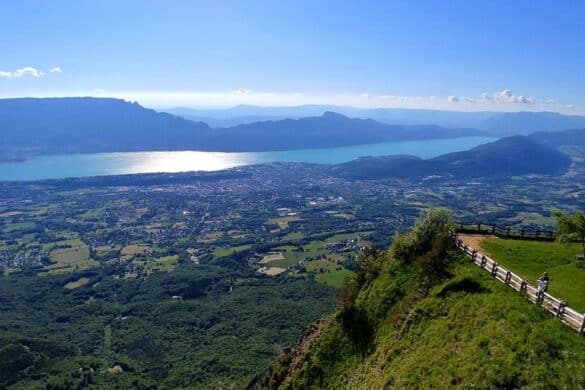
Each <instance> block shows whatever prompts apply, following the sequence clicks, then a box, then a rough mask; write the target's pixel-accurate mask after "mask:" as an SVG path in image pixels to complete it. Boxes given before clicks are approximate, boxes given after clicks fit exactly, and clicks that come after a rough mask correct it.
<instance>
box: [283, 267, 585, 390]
mask: <svg viewBox="0 0 585 390" xmlns="http://www.w3.org/2000/svg"><path fill="white" fill-rule="evenodd" d="M400 280H405V281H407V280H408V276H407V275H406V274H405V272H404V271H403V270H401V269H400V267H399V264H398V266H396V267H393V266H389V267H388V268H387V269H386V271H385V272H384V273H383V274H382V275H381V276H379V277H378V278H377V279H375V280H374V281H373V282H372V284H371V285H369V286H368V287H367V288H365V289H363V290H362V291H361V292H360V295H359V297H358V300H357V301H356V308H357V309H356V311H355V312H354V314H353V315H354V316H358V315H359V317H358V318H361V320H360V321H359V322H356V320H348V323H350V324H352V325H344V322H343V320H342V317H340V316H337V317H332V318H331V321H330V322H328V323H326V325H324V327H323V328H321V329H320V330H319V336H318V339H317V340H318V341H317V342H315V343H313V344H306V345H307V347H306V349H305V350H304V352H303V355H302V358H301V359H302V360H301V361H300V362H298V364H297V365H296V367H298V368H296V369H295V371H293V375H292V376H291V377H290V378H289V380H290V383H289V385H291V386H290V387H291V388H332V389H333V388H349V389H382V388H384V389H409V388H434V389H446V388H462V389H487V388H493V389H496V388H536V389H549V388H583V387H584V386H585V369H584V368H585V338H584V337H582V336H581V335H579V334H578V333H577V332H576V331H574V330H572V329H570V328H569V327H567V326H566V325H564V324H562V323H561V322H560V321H559V320H558V319H557V318H555V317H554V316H552V315H550V314H548V313H547V312H545V311H544V310H543V309H542V308H539V307H537V306H535V305H532V304H530V303H529V302H528V301H527V300H526V299H525V298H524V297H522V296H521V295H520V294H518V293H517V292H515V291H513V290H512V289H510V288H508V287H506V286H505V285H503V284H502V283H499V282H497V281H495V280H494V279H493V278H492V277H490V275H489V274H488V273H486V272H485V271H482V270H481V269H479V268H478V267H477V266H475V265H472V264H470V263H469V262H468V261H460V262H458V263H457V265H456V267H455V269H454V272H453V276H452V277H451V278H449V279H448V280H445V281H444V282H443V283H441V284H439V285H437V286H436V287H434V288H433V289H432V290H431V292H430V294H429V295H428V296H427V297H425V298H423V299H422V300H418V301H417V300H413V301H408V303H407V304H406V306H404V305H405V301H403V300H402V298H401V296H402V295H401V294H402V293H403V292H404V291H405V290H404V289H405V288H406V289H408V286H410V285H411V284H410V283H408V282H406V283H404V284H401V283H403V282H400ZM400 286H402V287H400ZM406 291H408V290H406ZM401 292H402V293H401ZM400 312H402V313H409V314H408V315H397V313H400ZM360 313H361V314H360ZM353 318H355V317H353ZM352 321H353V322H352ZM366 324H367V325H366ZM370 327H371V328H370ZM366 329H371V335H372V336H371V344H370V346H369V347H367V349H366V350H365V351H367V352H364V349H363V348H362V347H360V344H356V332H358V333H357V334H359V335H362V336H360V337H364V336H363V335H364V334H367V333H364V332H367V331H366ZM277 369H278V367H277Z"/></svg>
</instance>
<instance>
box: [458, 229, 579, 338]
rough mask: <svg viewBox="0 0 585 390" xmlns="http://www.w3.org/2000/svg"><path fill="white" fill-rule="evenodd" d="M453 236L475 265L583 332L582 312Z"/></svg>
mask: <svg viewBox="0 0 585 390" xmlns="http://www.w3.org/2000/svg"><path fill="white" fill-rule="evenodd" d="M453 238H454V240H455V245H456V246H457V248H459V249H460V250H461V251H462V252H463V253H465V254H466V255H467V256H469V257H470V258H471V260H472V261H473V262H474V263H475V264H476V265H478V266H480V267H481V268H483V269H485V270H486V271H488V272H490V273H491V275H492V276H493V277H494V278H495V279H497V280H499V281H500V282H502V283H504V284H506V285H507V286H509V287H511V288H513V289H514V290H516V291H518V292H520V293H521V294H522V295H524V296H525V297H526V298H528V299H529V300H530V301H532V302H533V303H535V304H537V305H540V306H542V307H543V308H545V309H546V310H547V311H549V312H550V313H552V314H554V315H555V316H556V317H559V318H560V320H561V321H562V322H564V323H565V324H567V325H569V326H570V327H571V328H573V329H575V330H577V331H578V332H579V333H581V334H583V333H584V332H585V315H584V314H581V313H579V312H577V311H576V310H574V309H571V308H570V307H568V306H567V303H566V302H565V301H562V300H560V299H558V298H555V297H553V296H552V295H550V294H548V293H545V292H539V291H538V290H537V289H536V288H535V287H533V286H531V285H530V284H529V283H528V281H527V280H526V279H523V278H522V277H520V276H518V275H516V274H515V273H513V272H511V271H510V270H507V269H506V268H504V267H502V266H501V265H499V264H498V262H497V261H495V260H493V259H491V258H490V257H488V256H486V255H484V254H482V253H480V252H478V251H477V250H475V249H473V248H470V247H469V246H467V245H465V244H464V243H463V241H462V240H460V239H459V237H458V236H457V234H456V233H455V234H454V235H453Z"/></svg>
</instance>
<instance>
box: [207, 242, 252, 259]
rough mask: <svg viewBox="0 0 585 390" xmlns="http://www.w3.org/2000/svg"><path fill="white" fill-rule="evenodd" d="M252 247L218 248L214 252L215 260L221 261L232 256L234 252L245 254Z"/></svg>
mask: <svg viewBox="0 0 585 390" xmlns="http://www.w3.org/2000/svg"><path fill="white" fill-rule="evenodd" d="M251 247H252V246H251V245H249V244H248V245H240V246H231V247H228V248H216V249H215V250H214V251H213V258H214V259H221V258H222V257H227V256H231V255H232V254H233V253H234V252H235V253H238V252H243V251H247V250H249V249H250V248H251Z"/></svg>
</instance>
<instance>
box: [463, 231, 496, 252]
mask: <svg viewBox="0 0 585 390" xmlns="http://www.w3.org/2000/svg"><path fill="white" fill-rule="evenodd" d="M458 236H459V239H460V240H462V241H463V243H464V244H465V245H467V246H469V247H471V248H473V249H476V250H478V251H479V250H481V242H482V241H483V240H489V239H492V238H495V239H497V238H498V237H496V236H493V235H491V234H488V235H486V234H464V233H460V234H458Z"/></svg>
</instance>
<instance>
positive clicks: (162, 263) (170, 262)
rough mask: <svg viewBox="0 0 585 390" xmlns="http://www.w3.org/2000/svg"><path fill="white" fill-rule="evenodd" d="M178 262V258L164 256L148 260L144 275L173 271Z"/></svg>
mask: <svg viewBox="0 0 585 390" xmlns="http://www.w3.org/2000/svg"><path fill="white" fill-rule="evenodd" d="M178 262H179V256H165V257H160V258H154V259H149V260H148V261H147V262H146V267H145V268H146V273H147V274H151V273H152V272H154V271H161V272H170V271H172V270H174V269H175V267H176V266H177V264H178Z"/></svg>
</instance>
